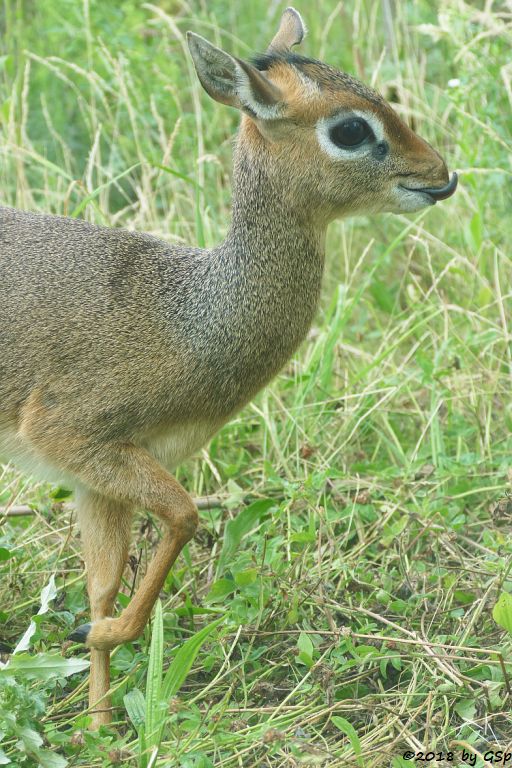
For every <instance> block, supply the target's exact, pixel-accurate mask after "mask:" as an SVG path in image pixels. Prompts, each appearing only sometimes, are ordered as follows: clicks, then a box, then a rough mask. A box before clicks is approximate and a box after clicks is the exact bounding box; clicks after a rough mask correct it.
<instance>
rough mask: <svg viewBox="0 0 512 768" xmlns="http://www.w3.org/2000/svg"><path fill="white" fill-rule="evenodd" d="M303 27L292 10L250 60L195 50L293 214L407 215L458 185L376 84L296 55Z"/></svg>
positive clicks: (247, 149) (194, 45)
mask: <svg viewBox="0 0 512 768" xmlns="http://www.w3.org/2000/svg"><path fill="white" fill-rule="evenodd" d="M304 32H305V30H304V27H303V24H302V20H301V18H300V15H299V14H298V13H297V11H295V10H294V9H292V8H289V9H287V11H286V12H285V14H284V16H283V22H282V24H281V28H280V32H279V33H278V35H276V37H275V38H274V40H273V41H272V44H271V45H270V47H269V48H268V50H267V52H266V53H265V54H264V55H262V56H257V57H255V58H254V59H253V61H252V63H248V62H246V61H242V60H240V59H237V58H235V57H233V56H230V55H229V54H227V53H225V52H224V51H222V50H220V49H218V48H215V47H214V46H212V45H211V44H210V43H208V42H207V41H206V40H204V39H203V38H201V37H199V36H198V35H192V34H190V35H189V45H190V50H191V53H192V57H193V59H194V63H195V65H196V69H197V72H198V75H199V79H200V80H201V83H202V84H203V86H204V88H205V89H206V91H207V92H208V93H209V94H210V95H211V96H212V97H213V98H215V99H216V100H217V101H221V102H222V103H224V104H229V105H230V106H235V107H237V108H238V109H240V110H241V111H242V112H243V113H245V116H244V118H243V119H242V124H241V128H240V134H239V140H238V148H239V152H241V153H243V154H244V155H245V156H247V157H248V158H249V161H251V160H252V161H253V162H255V163H256V162H257V163H258V165H259V166H260V167H262V168H264V169H265V173H266V174H267V175H268V177H269V178H271V179H272V180H273V181H274V185H275V186H276V188H280V189H281V194H282V197H283V199H284V200H286V203H287V205H288V208H289V210H290V212H292V211H294V210H295V211H297V212H298V213H299V215H301V216H302V217H305V218H308V217H310V218H312V219H314V220H315V221H322V223H325V222H328V221H330V220H332V219H335V218H339V217H341V216H344V215H347V214H352V215H353V214H357V213H376V212H381V211H389V212H393V213H405V212H412V211H418V210H420V209H422V208H424V207H426V206H430V205H434V204H435V202H437V200H441V199H444V198H446V197H449V196H450V195H451V194H453V192H455V188H456V186H457V176H456V174H453V175H452V177H451V179H450V176H449V174H448V170H447V168H446V165H445V163H444V161H443V159H442V158H441V156H440V155H439V153H438V152H437V151H436V150H435V149H433V147H431V146H430V145H429V144H428V143H427V142H426V141H424V140H423V139H421V138H420V137H419V136H418V135H416V134H415V133H414V131H412V130H411V129H410V128H409V127H408V126H407V125H406V123H405V122H404V121H403V120H402V119H401V118H400V117H399V116H398V115H397V113H396V112H395V111H394V110H393V109H392V107H391V106H390V105H389V104H388V103H387V102H386V101H385V100H384V99H383V98H382V96H380V95H379V94H378V93H377V92H376V91H374V90H373V89H372V88H369V87H368V86H366V85H363V84H362V83H360V82H359V81H358V80H356V79H355V78H353V77H351V76H350V75H348V74H345V73H343V72H339V71H338V70H336V69H334V68H333V67H331V66H329V65H327V64H324V63H323V62H320V61H316V60H314V59H309V58H307V57H304V56H299V55H297V54H295V53H292V52H291V51H290V48H291V46H293V45H295V44H297V43H299V42H301V40H302V38H303V36H304Z"/></svg>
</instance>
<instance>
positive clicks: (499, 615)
mask: <svg viewBox="0 0 512 768" xmlns="http://www.w3.org/2000/svg"><path fill="white" fill-rule="evenodd" d="M492 617H493V619H494V621H495V622H496V624H499V626H500V627H503V629H506V630H507V632H508V633H509V635H512V595H509V593H508V592H502V593H501V595H500V596H499V599H498V602H497V603H496V605H495V606H494V608H493V611H492Z"/></svg>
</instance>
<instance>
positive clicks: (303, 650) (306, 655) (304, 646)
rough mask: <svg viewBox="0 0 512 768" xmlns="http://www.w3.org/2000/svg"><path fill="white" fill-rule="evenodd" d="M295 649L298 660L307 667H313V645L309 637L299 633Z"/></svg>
mask: <svg viewBox="0 0 512 768" xmlns="http://www.w3.org/2000/svg"><path fill="white" fill-rule="evenodd" d="M297 648H298V649H299V656H298V658H299V659H300V661H302V663H303V664H305V665H306V666H307V667H312V666H313V651H314V645H313V643H312V642H311V639H310V637H309V635H307V634H306V633H305V632H301V633H300V635H299V639H298V641H297Z"/></svg>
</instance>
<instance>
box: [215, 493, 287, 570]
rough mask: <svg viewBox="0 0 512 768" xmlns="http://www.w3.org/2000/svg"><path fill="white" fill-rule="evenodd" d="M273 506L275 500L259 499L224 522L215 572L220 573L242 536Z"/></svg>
mask: <svg viewBox="0 0 512 768" xmlns="http://www.w3.org/2000/svg"><path fill="white" fill-rule="evenodd" d="M273 506H275V502H274V501H273V500H272V499H259V500H258V501H254V502H253V503H252V504H249V506H248V507H245V509H242V511H241V512H239V513H238V515H237V516H236V517H234V518H233V519H232V520H230V521H229V522H228V523H227V524H226V530H225V532H224V542H223V544H222V550H221V553H220V555H219V560H218V564H217V574H220V573H222V571H223V570H224V568H225V566H226V563H228V562H229V561H230V560H231V559H232V557H233V555H234V554H235V552H236V550H237V549H238V547H239V546H240V542H241V541H242V538H243V537H244V536H245V535H246V534H248V533H249V531H251V530H252V529H253V528H254V527H255V526H256V525H257V524H258V523H259V521H260V519H261V518H262V517H263V515H264V514H265V513H266V512H268V510H269V509H270V508H271V507H273Z"/></svg>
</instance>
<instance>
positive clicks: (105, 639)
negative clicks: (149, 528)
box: [81, 444, 198, 650]
mask: <svg viewBox="0 0 512 768" xmlns="http://www.w3.org/2000/svg"><path fill="white" fill-rule="evenodd" d="M81 474H82V478H81V479H82V480H83V481H84V482H87V483H89V484H90V485H91V486H93V487H94V485H97V487H98V488H100V486H101V489H102V492H103V493H104V494H105V495H108V496H109V497H110V498H117V499H119V500H120V501H121V502H123V503H125V504H129V505H131V506H133V507H138V508H142V509H148V510H150V511H151V512H153V513H154V514H156V515H157V516H158V517H159V518H160V520H161V521H162V522H163V524H164V527H165V532H164V535H163V538H162V541H161V542H160V544H159V546H158V549H157V552H156V554H155V556H154V558H153V560H152V561H151V563H150V565H149V567H148V570H147V573H146V575H145V576H144V579H143V580H142V583H141V584H140V586H139V588H138V590H137V591H136V593H135V595H134V596H133V597H132V599H131V601H130V604H129V605H128V607H127V608H125V609H124V611H123V612H122V613H121V615H120V616H119V618H116V619H112V618H109V617H103V618H99V619H94V620H93V623H92V626H91V627H90V629H89V631H88V633H87V637H86V638H85V642H86V645H88V646H90V647H91V648H96V649H99V650H109V649H110V648H113V647H114V646H116V645H118V644H119V643H123V642H125V641H127V640H134V639H135V638H136V637H138V636H139V635H140V634H141V632H142V630H143V629H144V627H145V625H146V623H147V621H148V619H149V616H150V614H151V610H152V608H153V605H154V603H155V600H156V599H157V597H158V595H159V593H160V590H161V589H162V586H163V584H164V581H165V578H166V576H167V574H168V572H169V570H170V568H171V567H172V565H173V564H174V561H175V560H176V558H177V557H178V555H179V553H180V552H181V550H182V549H183V547H184V546H185V544H186V543H187V542H188V541H189V540H190V539H191V538H192V536H193V535H194V533H195V530H196V528H197V523H198V516H197V509H196V507H195V505H194V503H193V501H192V499H191V498H190V496H189V495H188V493H187V492H186V491H185V489H184V488H182V486H181V485H180V484H179V483H178V481H177V480H176V479H175V478H174V477H172V475H170V474H169V473H168V472H167V471H166V470H165V469H163V467H162V466H161V465H160V464H159V463H158V462H157V461H156V460H155V459H154V458H153V457H152V456H151V455H150V454H149V453H147V451H145V450H143V449H141V448H137V447H135V446H133V445H130V444H116V445H115V446H112V445H109V446H108V447H106V446H103V450H102V451H98V453H97V454H96V458H95V461H94V462H91V463H90V464H89V465H87V467H86V468H85V469H83V470H82V471H81ZM98 475H100V476H99V477H98Z"/></svg>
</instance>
